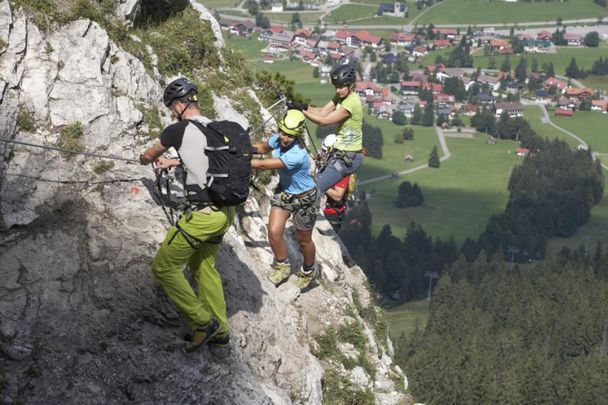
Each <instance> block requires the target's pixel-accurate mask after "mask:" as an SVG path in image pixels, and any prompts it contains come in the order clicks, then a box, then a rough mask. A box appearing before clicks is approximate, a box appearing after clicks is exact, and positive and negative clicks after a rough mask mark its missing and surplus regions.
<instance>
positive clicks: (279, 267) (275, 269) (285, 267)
mask: <svg viewBox="0 0 608 405" xmlns="http://www.w3.org/2000/svg"><path fill="white" fill-rule="evenodd" d="M290 275H291V265H290V264H289V263H285V262H275V263H274V264H273V265H272V271H271V272H270V274H268V280H270V281H271V282H272V284H274V285H275V287H278V286H280V285H281V284H282V283H283V282H285V281H286V280H287V279H288V278H289V276H290Z"/></svg>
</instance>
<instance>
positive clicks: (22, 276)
mask: <svg viewBox="0 0 608 405" xmlns="http://www.w3.org/2000/svg"><path fill="white" fill-rule="evenodd" d="M4 3H7V1H6V0H0V10H2V6H3V5H4ZM121 5H124V6H126V5H127V4H126V3H121ZM129 6H132V7H135V5H134V3H130V4H129ZM4 10H6V8H4ZM0 18H3V19H6V12H5V14H1V11H0ZM9 18H12V17H10V15H9ZM215 24H217V22H215ZM1 26H2V25H1V24H0V27H1ZM9 26H10V24H9ZM218 32H219V31H218ZM8 38H9V41H8V45H7V50H6V51H5V52H4V53H2V54H0V74H1V76H2V79H1V80H2V82H0V90H2V88H3V87H6V89H4V90H3V92H2V93H3V97H2V103H0V133H1V135H2V136H3V137H6V138H11V139H16V140H21V141H25V142H31V143H36V144H47V145H56V143H57V141H58V139H59V129H58V128H57V127H56V126H60V125H65V124H70V123H73V122H75V121H80V122H81V123H82V124H83V128H84V133H83V134H82V136H81V137H80V141H81V142H82V146H83V148H84V149H85V150H87V151H92V152H98V153H103V154H106V155H116V156H121V157H125V158H134V157H135V156H137V155H138V154H139V153H140V152H141V151H142V150H143V149H144V148H145V144H150V143H151V142H153V141H151V140H149V139H147V138H145V136H143V135H142V134H140V133H139V132H140V131H141V127H140V125H141V121H142V120H143V115H142V111H140V108H141V107H140V105H141V106H143V107H146V108H148V109H149V108H152V107H160V98H161V94H162V89H161V88H160V86H159V85H158V84H157V82H156V81H155V79H154V78H152V77H150V75H149V74H148V73H147V72H146V69H145V68H144V66H143V64H142V63H141V62H140V61H139V60H137V59H136V58H134V57H133V55H130V54H129V53H127V52H124V51H123V50H121V49H119V48H118V47H117V46H116V45H115V44H113V43H112V42H111V41H110V39H109V38H108V36H107V34H106V33H105V32H103V30H102V29H101V28H100V27H99V26H98V25H97V24H96V23H93V22H90V21H88V20H79V21H74V22H72V23H70V24H68V25H65V26H62V27H60V28H59V29H58V31H56V32H51V33H48V34H46V33H43V32H41V31H39V30H38V29H37V28H36V27H35V26H33V25H27V24H26V20H25V18H24V17H23V16H21V15H17V16H16V17H15V21H14V22H13V25H12V26H10V32H9V34H8ZM220 38H221V36H220ZM47 43H48V44H49V46H47V45H46V44H47ZM9 64H10V66H11V67H10V69H9V68H8V67H7V66H9ZM2 83H6V85H3V84H2ZM243 90H246V91H250V90H249V89H243ZM47 95H48V96H47ZM214 106H215V108H216V110H217V111H218V113H219V118H220V119H231V120H235V121H237V122H239V123H241V124H242V125H243V126H245V127H247V126H249V122H248V120H247V118H246V117H244V116H243V115H242V114H240V113H239V112H238V111H236V109H235V108H234V107H233V106H232V105H231V103H230V100H228V99H226V98H219V97H215V98H214ZM22 108H28V109H31V111H32V112H33V113H34V116H35V117H36V119H37V120H38V124H40V125H39V128H38V129H37V130H36V131H32V132H31V133H30V132H25V131H21V130H19V129H18V128H16V125H15V117H16V113H17V111H20V110H21V109H22ZM262 113H263V114H268V112H267V111H264V110H262ZM162 120H164V122H165V123H168V121H169V119H168V118H167V117H164V118H162ZM49 121H50V125H49ZM0 153H2V155H3V157H4V159H1V160H0V218H1V221H0V228H1V229H2V233H0V279H2V280H3V282H2V283H1V285H0V313H2V322H0V349H1V350H2V352H3V355H4V356H5V358H6V359H10V361H11V364H10V367H7V368H5V371H4V374H5V375H3V376H2V379H3V381H4V382H5V383H4V386H3V390H2V394H0V395H1V396H0V402H3V403H4V402H7V403H10V402H14V401H16V400H17V399H19V400H21V401H23V402H34V403H35V402H37V401H39V399H40V398H45V401H46V402H50V403H123V402H129V401H136V402H146V403H148V402H150V403H193V402H199V403H234V404H249V403H255V404H258V403H259V404H271V403H272V404H289V403H292V402H293V401H294V398H295V401H296V402H298V403H307V404H308V403H310V404H320V403H321V402H322V399H323V396H322V387H321V381H322V378H323V374H324V367H327V366H328V365H327V364H322V363H321V362H320V361H319V360H318V359H316V358H315V357H314V356H313V355H312V354H311V346H313V345H314V344H315V341H314V336H316V335H318V334H321V333H323V332H324V331H325V329H326V328H327V327H328V326H329V325H339V324H342V323H344V322H346V321H348V320H351V321H352V320H353V318H351V316H355V318H356V319H357V321H359V322H364V321H363V320H362V319H361V318H360V317H358V316H357V315H345V314H346V313H347V312H348V309H350V308H352V291H353V289H357V290H358V291H359V295H360V299H361V302H362V303H363V304H364V305H368V304H369V303H370V302H371V301H370V297H369V294H368V292H367V290H366V289H365V288H364V283H365V281H366V280H365V276H364V275H363V273H362V271H361V269H359V268H358V267H356V266H354V267H352V268H347V267H346V266H345V265H344V263H343V260H342V256H343V254H344V251H343V247H342V246H341V244H340V243H339V241H338V240H337V239H336V236H335V234H333V233H331V232H333V231H331V232H330V230H329V228H328V224H327V223H326V222H325V221H320V225H319V229H318V230H317V231H315V233H314V240H315V243H316V244H317V247H318V260H319V262H320V263H321V264H322V266H323V271H324V273H326V275H327V280H326V282H329V283H331V285H330V286H329V288H327V289H326V288H325V287H324V286H323V285H315V286H314V287H315V288H313V289H311V290H310V291H307V292H306V293H304V294H301V293H300V292H299V290H298V289H297V288H295V285H294V281H295V277H292V279H291V280H289V282H288V283H286V284H284V285H283V286H281V287H280V288H275V287H274V285H272V284H271V283H270V282H269V281H268V280H267V279H266V276H267V272H268V270H269V267H270V264H271V263H272V260H273V255H272V251H271V250H270V247H269V245H268V241H267V230H266V225H267V221H268V218H267V216H268V212H269V209H270V207H269V201H268V198H269V196H270V195H271V193H272V189H273V187H274V186H275V185H276V183H277V179H276V177H275V178H273V180H272V181H271V183H270V184H269V185H268V186H267V188H266V189H265V190H263V191H262V192H260V193H258V194H256V196H255V198H251V199H250V200H249V201H247V203H246V204H244V205H243V206H242V207H240V208H239V209H238V212H239V215H238V219H237V221H236V222H235V224H234V226H233V227H231V228H230V230H229V231H228V233H227V234H226V236H225V238H224V243H223V244H222V245H221V247H220V250H219V253H218V257H217V261H216V266H217V268H218V271H219V272H220V274H221V276H222V280H223V283H224V290H225V298H226V303H227V309H228V317H229V323H230V325H231V347H230V348H229V349H227V350H217V349H214V348H207V347H205V348H202V349H201V350H200V351H199V352H197V353H193V354H186V353H185V352H184V351H183V342H182V341H181V340H180V338H179V337H180V335H181V334H182V333H183V331H184V329H185V326H184V325H183V324H182V318H181V316H180V315H179V314H178V313H177V312H176V310H175V309H174V308H173V306H172V305H171V304H170V303H169V302H168V300H167V299H166V298H165V297H164V295H163V294H162V292H161V291H160V290H159V289H158V287H157V286H156V285H155V283H154V280H153V277H152V275H151V272H150V262H151V260H152V258H153V257H154V255H155V252H156V249H157V248H158V245H159V243H160V242H161V241H162V240H163V238H164V235H165V232H166V229H167V228H168V223H167V220H166V219H165V217H164V215H163V211H162V209H161V208H160V207H159V206H158V205H156V204H155V203H154V200H153V198H152V194H153V193H154V187H155V185H154V178H153V175H152V172H151V170H150V169H149V168H147V167H143V166H140V165H134V164H130V163H127V162H124V161H113V162H112V163H113V166H112V167H111V168H109V169H103V168H102V170H99V168H100V163H106V161H105V160H101V159H98V158H92V157H84V156H72V157H71V158H70V159H66V158H64V157H62V156H61V155H60V154H58V153H57V152H56V151H50V150H44V149H32V148H29V147H25V146H21V145H5V144H0ZM104 170H105V171H104ZM17 225H18V226H17ZM285 238H286V240H287V243H288V253H289V257H290V260H291V262H292V265H293V268H294V270H295V269H297V268H298V267H299V266H301V264H302V256H301V253H300V252H299V249H298V245H297V243H296V242H295V240H294V230H293V227H292V226H291V225H290V226H288V228H287V229H286V231H285ZM364 328H365V333H366V336H368V339H369V340H370V342H369V347H371V348H372V349H371V353H372V355H370V359H371V360H372V361H374V362H375V365H376V367H377V369H378V370H379V371H378V373H377V380H378V381H377V382H378V386H379V387H381V388H382V392H381V391H378V392H377V393H375V394H376V401H377V402H378V403H382V404H385V403H386V404H398V403H403V402H404V396H403V395H402V394H395V393H393V391H394V390H393V388H394V387H393V384H392V381H391V380H390V379H389V378H388V377H387V374H388V365H387V363H388V364H390V362H389V360H387V359H384V358H383V359H382V360H379V359H378V356H377V355H373V354H374V353H377V350H378V349H377V345H376V344H375V342H374V335H373V333H371V330H370V329H369V327H368V326H367V325H364ZM340 347H341V349H344V351H346V352H348V351H349V348H348V347H347V346H343V345H341V346H340ZM351 349H352V350H354V348H351ZM354 351H355V352H356V350H354ZM341 371H344V370H341ZM361 371H363V370H357V371H356V372H355V375H350V374H349V373H346V376H347V377H348V376H350V378H351V380H352V381H353V382H355V381H356V382H355V383H358V384H363V385H369V386H371V385H370V384H371V381H369V376H366V375H365V372H364V371H363V373H361ZM398 373H400V371H398ZM26 374H27V375H28V376H29V377H28V379H27V380H25V379H23V378H22V376H23V375H26ZM364 377H365V378H367V380H365V378H364ZM366 381H367V382H366Z"/></svg>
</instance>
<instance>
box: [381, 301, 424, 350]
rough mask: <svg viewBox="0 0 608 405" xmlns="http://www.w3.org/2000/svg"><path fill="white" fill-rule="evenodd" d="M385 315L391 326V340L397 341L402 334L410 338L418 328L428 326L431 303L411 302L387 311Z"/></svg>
mask: <svg viewBox="0 0 608 405" xmlns="http://www.w3.org/2000/svg"><path fill="white" fill-rule="evenodd" d="M385 314H386V319H387V320H388V322H389V325H390V330H389V334H390V336H391V339H393V340H395V339H397V338H398V337H399V335H401V333H402V332H403V333H405V336H409V335H411V333H412V332H413V331H414V330H415V329H416V326H418V327H419V328H421V329H424V327H425V326H426V322H427V320H428V319H429V301H427V300H426V299H421V300H418V301H410V302H408V303H405V304H402V305H399V306H398V307H394V308H390V309H385Z"/></svg>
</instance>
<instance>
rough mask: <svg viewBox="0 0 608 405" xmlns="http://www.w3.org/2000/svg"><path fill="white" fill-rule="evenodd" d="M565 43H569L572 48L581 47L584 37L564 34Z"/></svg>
mask: <svg viewBox="0 0 608 405" xmlns="http://www.w3.org/2000/svg"><path fill="white" fill-rule="evenodd" d="M564 41H566V42H568V45H570V46H581V45H582V44H583V36H582V35H581V34H571V33H569V32H566V33H565V34H564Z"/></svg>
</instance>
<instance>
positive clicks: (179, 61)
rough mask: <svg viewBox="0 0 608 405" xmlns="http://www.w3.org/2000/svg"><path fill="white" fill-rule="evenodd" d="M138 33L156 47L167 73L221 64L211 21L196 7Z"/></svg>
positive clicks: (161, 69)
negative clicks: (205, 19)
mask: <svg viewBox="0 0 608 405" xmlns="http://www.w3.org/2000/svg"><path fill="white" fill-rule="evenodd" d="M136 34H137V35H138V36H139V37H140V38H142V40H143V41H144V42H145V43H147V44H149V45H150V46H151V47H152V49H153V50H154V53H156V55H157V56H158V69H159V70H160V72H161V73H163V74H165V75H174V74H177V73H180V72H182V73H183V72H193V71H195V70H198V69H205V68H219V66H220V59H219V56H218V53H217V52H216V49H215V45H214V44H213V40H214V34H213V30H212V29H211V24H210V23H209V21H204V20H201V19H200V16H199V14H198V12H197V11H195V10H194V9H192V8H187V9H186V10H184V11H182V12H180V13H177V14H176V15H175V16H174V17H173V18H170V19H168V20H166V21H163V22H161V23H160V24H158V25H157V26H154V27H150V28H149V29H141V30H138V31H136Z"/></svg>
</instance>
